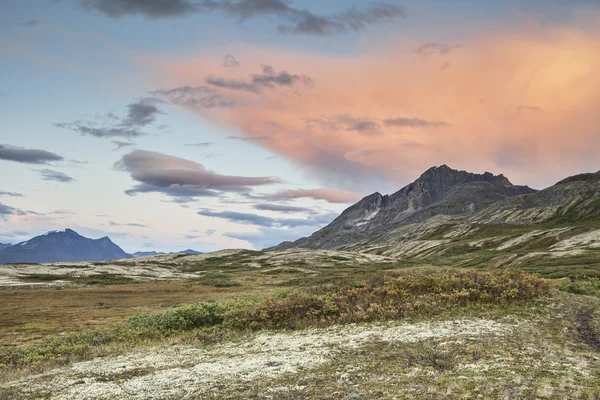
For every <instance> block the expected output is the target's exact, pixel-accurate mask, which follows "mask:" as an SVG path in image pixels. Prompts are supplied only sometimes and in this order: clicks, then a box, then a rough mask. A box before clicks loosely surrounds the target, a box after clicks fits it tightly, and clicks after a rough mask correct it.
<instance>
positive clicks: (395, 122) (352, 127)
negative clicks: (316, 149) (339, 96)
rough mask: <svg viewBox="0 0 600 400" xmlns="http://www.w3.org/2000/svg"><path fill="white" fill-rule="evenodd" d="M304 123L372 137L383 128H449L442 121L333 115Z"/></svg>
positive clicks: (447, 124)
mask: <svg viewBox="0 0 600 400" xmlns="http://www.w3.org/2000/svg"><path fill="white" fill-rule="evenodd" d="M305 121H306V123H307V124H308V127H309V128H310V127H311V126H313V125H317V126H319V127H320V128H322V129H326V130H330V131H336V130H346V131H355V132H358V133H360V134H362V135H366V136H372V135H379V134H381V133H382V132H381V128H382V125H383V126H387V127H390V126H399V127H408V128H424V127H446V126H450V124H449V123H447V122H443V121H426V120H424V119H420V118H404V117H397V118H386V119H383V120H376V119H373V118H367V117H353V116H351V115H349V114H342V115H335V116H333V117H322V116H321V117H318V118H307V119H306V120H305Z"/></svg>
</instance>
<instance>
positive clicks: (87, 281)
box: [19, 272, 136, 285]
mask: <svg viewBox="0 0 600 400" xmlns="http://www.w3.org/2000/svg"><path fill="white" fill-rule="evenodd" d="M19 278H20V279H21V280H22V281H23V282H28V283H40V282H55V281H66V282H71V283H74V284H77V285H121V284H126V283H135V282H136V280H135V279H133V278H129V277H127V276H123V275H118V274H109V273H106V272H102V273H99V274H94V275H85V276H73V275H59V274H27V275H21V276H20V277H19Z"/></svg>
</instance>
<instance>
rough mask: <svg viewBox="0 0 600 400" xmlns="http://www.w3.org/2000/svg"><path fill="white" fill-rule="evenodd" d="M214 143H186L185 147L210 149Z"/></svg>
mask: <svg viewBox="0 0 600 400" xmlns="http://www.w3.org/2000/svg"><path fill="white" fill-rule="evenodd" d="M213 144H214V143H213V142H200V143H186V144H184V145H183V146H185V147H208V146H212V145H213Z"/></svg>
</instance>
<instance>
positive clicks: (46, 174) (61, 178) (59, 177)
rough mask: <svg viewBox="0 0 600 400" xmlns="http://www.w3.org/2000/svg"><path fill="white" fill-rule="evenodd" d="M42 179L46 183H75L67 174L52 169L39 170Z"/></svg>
mask: <svg viewBox="0 0 600 400" xmlns="http://www.w3.org/2000/svg"><path fill="white" fill-rule="evenodd" d="M37 171H38V172H39V173H40V175H41V177H42V179H43V180H45V181H55V182H64V183H69V182H73V181H74V180H75V179H74V178H72V177H70V176H69V175H67V174H64V173H62V172H59V171H54V170H52V169H47V168H44V169H38V170H37Z"/></svg>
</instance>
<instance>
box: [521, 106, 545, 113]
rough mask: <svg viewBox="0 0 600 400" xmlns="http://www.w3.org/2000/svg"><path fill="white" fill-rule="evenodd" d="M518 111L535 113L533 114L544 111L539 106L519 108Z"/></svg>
mask: <svg viewBox="0 0 600 400" xmlns="http://www.w3.org/2000/svg"><path fill="white" fill-rule="evenodd" d="M517 111H518V112H521V111H533V112H538V111H542V108H541V107H537V106H523V105H521V106H519V107H517Z"/></svg>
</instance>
